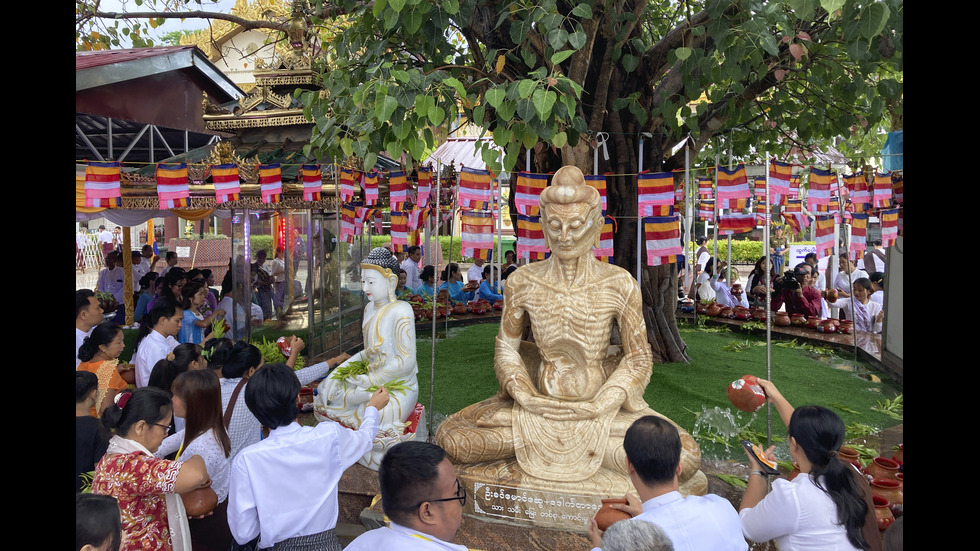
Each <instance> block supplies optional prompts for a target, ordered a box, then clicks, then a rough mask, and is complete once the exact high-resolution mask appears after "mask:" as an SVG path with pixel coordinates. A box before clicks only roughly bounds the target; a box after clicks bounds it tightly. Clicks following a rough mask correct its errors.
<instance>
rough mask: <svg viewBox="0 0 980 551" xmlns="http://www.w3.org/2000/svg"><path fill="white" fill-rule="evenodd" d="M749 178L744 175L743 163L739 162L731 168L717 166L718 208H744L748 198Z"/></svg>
mask: <svg viewBox="0 0 980 551" xmlns="http://www.w3.org/2000/svg"><path fill="white" fill-rule="evenodd" d="M749 196H750V193H749V179H748V177H747V176H746V175H745V165H744V164H741V163H739V165H738V166H737V167H735V168H734V169H732V170H728V169H726V168H722V167H720V166H719V167H718V201H720V202H719V203H718V208H722V209H736V210H737V209H744V208H745V201H741V202H739V201H738V200H739V199H748V198H749Z"/></svg>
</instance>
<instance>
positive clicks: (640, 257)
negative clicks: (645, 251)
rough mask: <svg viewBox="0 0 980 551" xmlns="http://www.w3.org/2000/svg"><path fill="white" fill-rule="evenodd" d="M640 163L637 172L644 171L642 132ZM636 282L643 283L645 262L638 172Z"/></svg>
mask: <svg viewBox="0 0 980 551" xmlns="http://www.w3.org/2000/svg"><path fill="white" fill-rule="evenodd" d="M637 159H638V162H637V164H638V165H639V167H638V169H637V172H643V134H640V151H639V156H638V157H637ZM636 192H637V197H636V282H637V283H639V284H641V285H642V282H643V278H642V273H641V272H640V264H641V263H642V262H643V255H642V254H641V253H642V251H641V247H642V246H643V216H642V215H641V214H640V196H639V193H640V179H639V174H637V179H636Z"/></svg>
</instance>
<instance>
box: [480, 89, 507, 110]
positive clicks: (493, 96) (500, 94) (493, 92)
mask: <svg viewBox="0 0 980 551" xmlns="http://www.w3.org/2000/svg"><path fill="white" fill-rule="evenodd" d="M506 95H507V91H506V90H504V89H503V88H491V89H489V90H487V93H486V94H484V97H485V98H486V99H487V103H489V104H490V107H493V108H494V109H496V108H498V107H500V102H502V101H504V97H505V96H506Z"/></svg>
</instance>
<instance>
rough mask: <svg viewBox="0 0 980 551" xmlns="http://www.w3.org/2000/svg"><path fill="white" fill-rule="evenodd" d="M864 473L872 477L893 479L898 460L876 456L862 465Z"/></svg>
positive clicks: (896, 471) (896, 470)
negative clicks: (865, 464)
mask: <svg viewBox="0 0 980 551" xmlns="http://www.w3.org/2000/svg"><path fill="white" fill-rule="evenodd" d="M864 474H866V475H869V476H871V477H874V478H891V479H895V475H897V474H898V462H896V461H892V460H891V459H888V458H887V457H876V458H874V459H872V460H871V462H870V463H868V465H867V466H866V467H864Z"/></svg>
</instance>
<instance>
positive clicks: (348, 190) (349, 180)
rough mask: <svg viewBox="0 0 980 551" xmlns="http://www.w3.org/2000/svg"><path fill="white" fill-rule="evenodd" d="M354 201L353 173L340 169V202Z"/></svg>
mask: <svg viewBox="0 0 980 551" xmlns="http://www.w3.org/2000/svg"><path fill="white" fill-rule="evenodd" d="M353 199H354V171H353V170H350V169H347V168H342V169H340V200H341V201H343V202H345V203H346V202H349V201H351V200H353Z"/></svg>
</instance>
